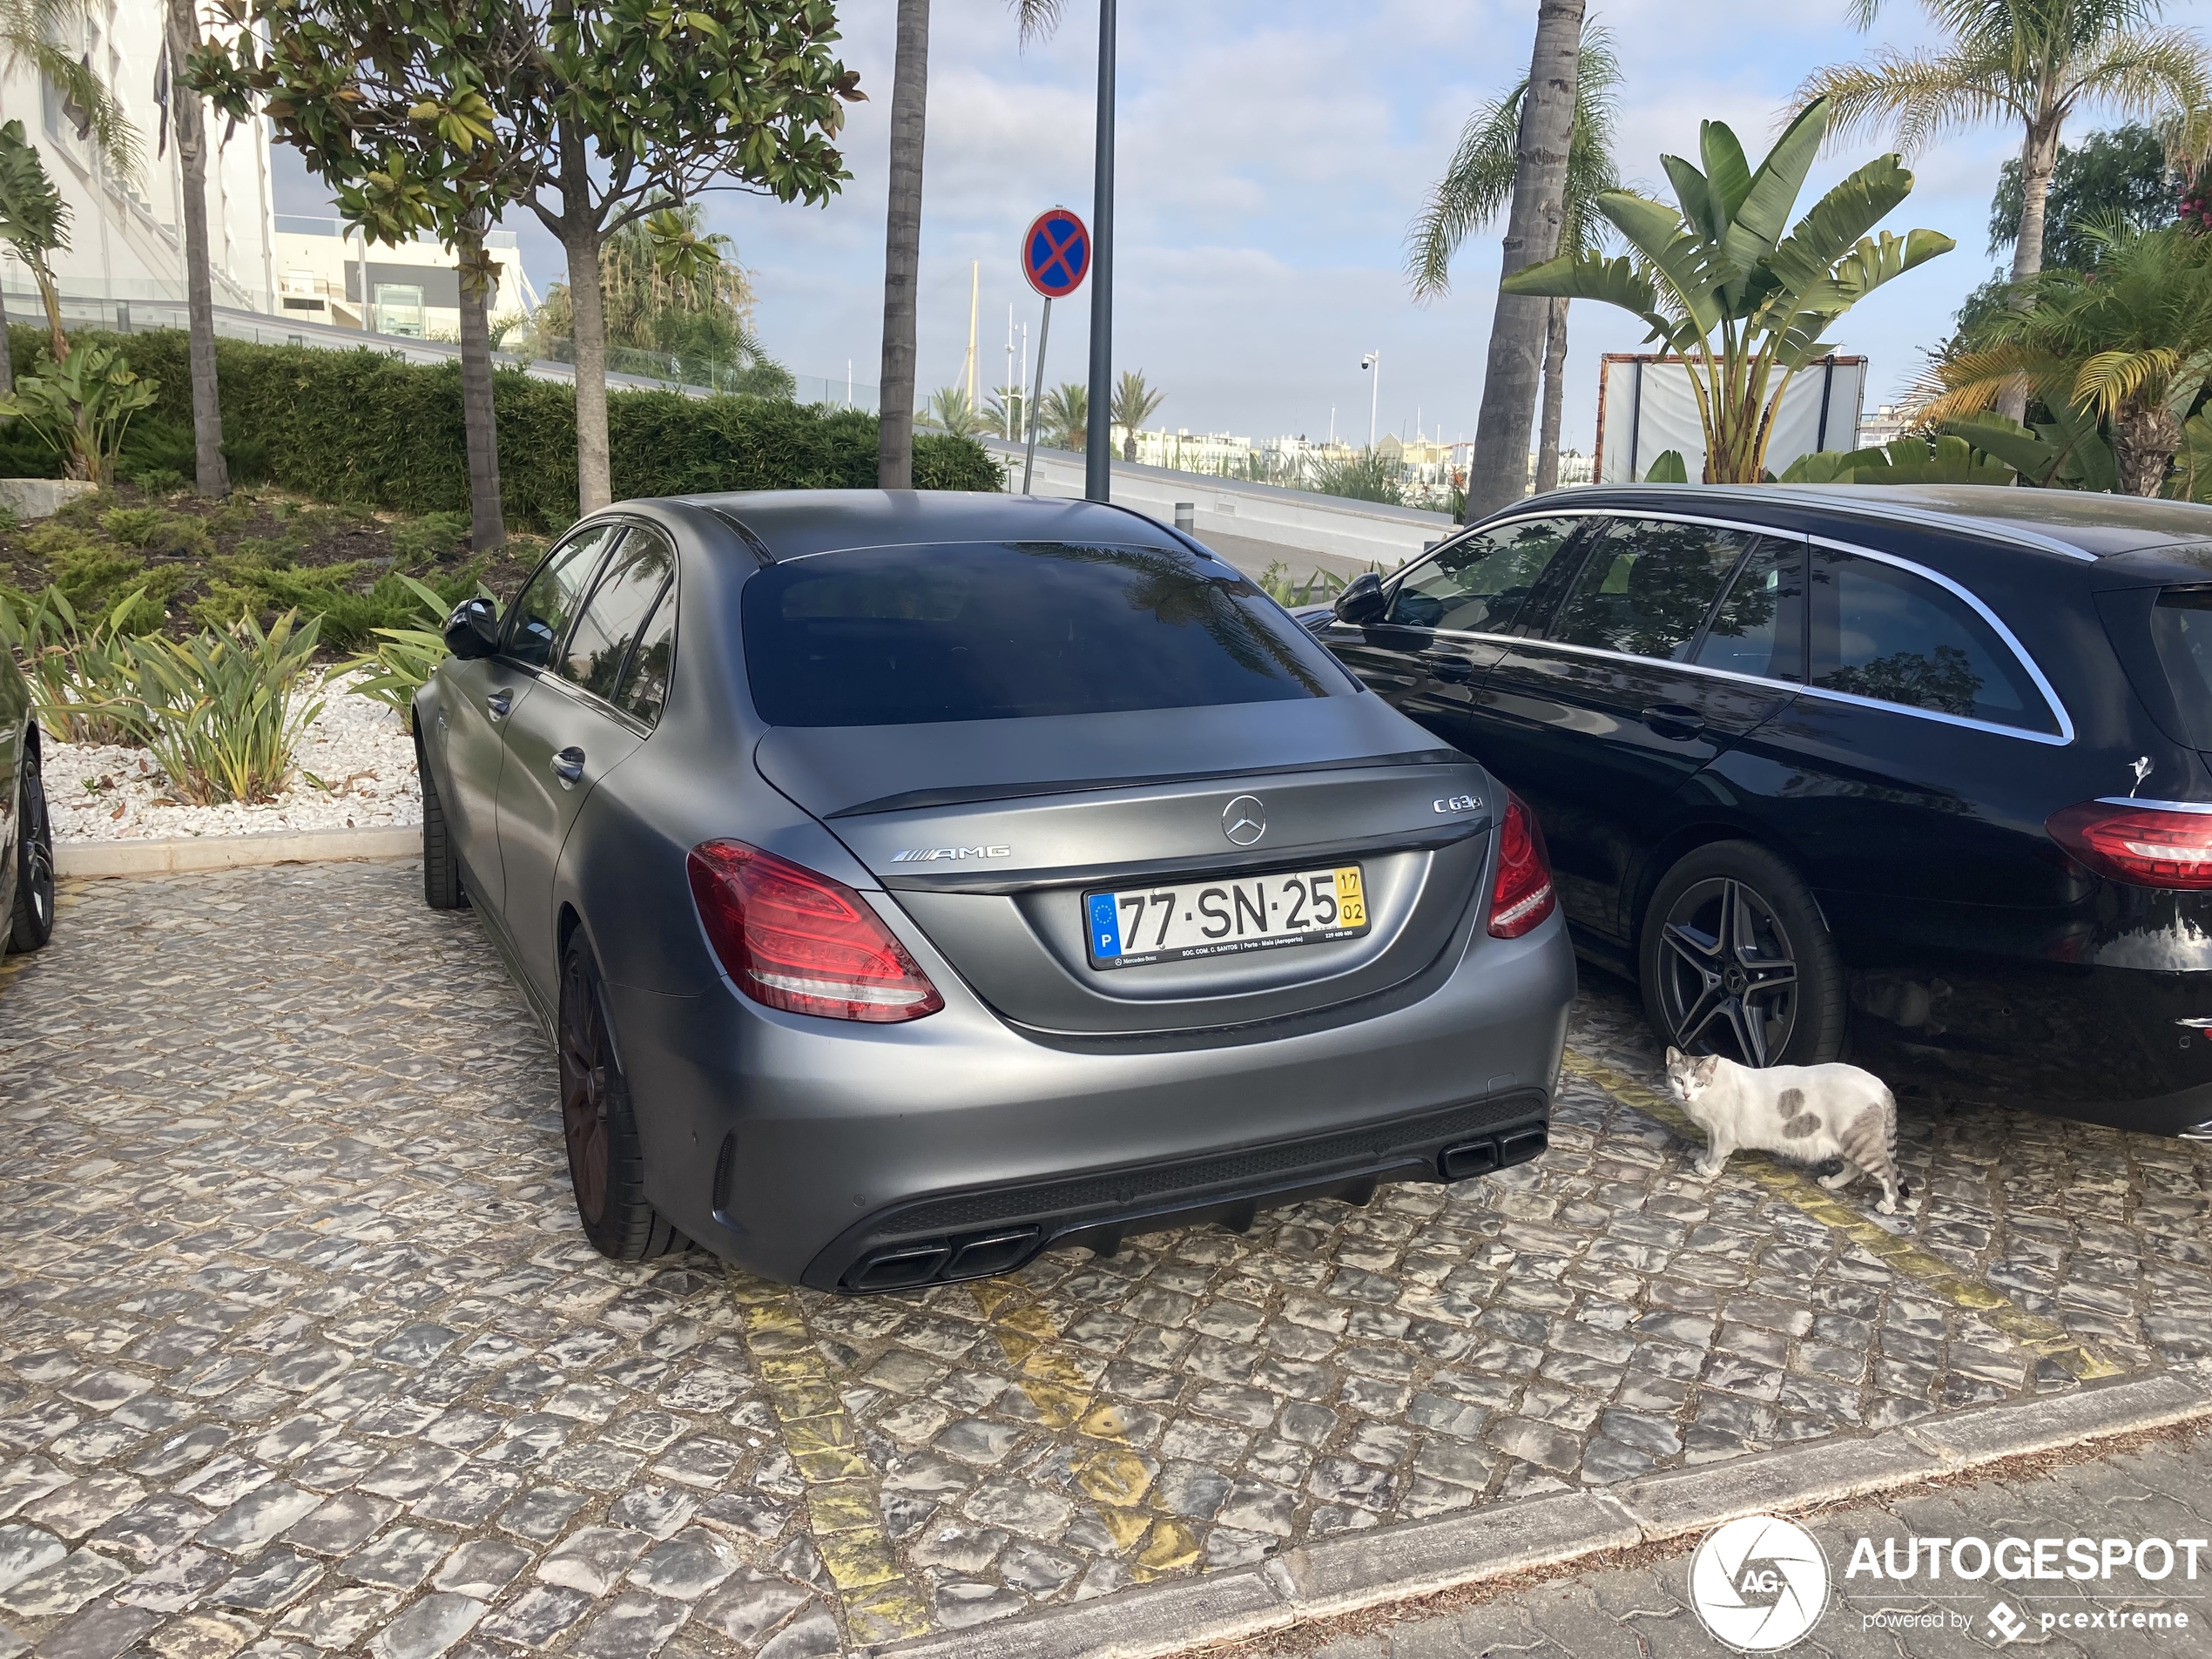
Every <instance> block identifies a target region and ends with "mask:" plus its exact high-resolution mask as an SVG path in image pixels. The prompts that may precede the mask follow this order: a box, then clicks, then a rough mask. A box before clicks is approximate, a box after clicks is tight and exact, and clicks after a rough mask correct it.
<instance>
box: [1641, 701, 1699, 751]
mask: <svg viewBox="0 0 2212 1659" xmlns="http://www.w3.org/2000/svg"><path fill="white" fill-rule="evenodd" d="M1642 718H1643V723H1644V725H1648V726H1649V727H1650V728H1651V729H1652V730H1653V731H1654V732H1657V733H1658V734H1659V735H1660V736H1661V737H1662V738H1675V739H1676V741H1677V742H1682V743H1687V742H1689V740H1690V739H1691V738H1697V737H1702V736H1703V735H1704V732H1705V722H1704V720H1703V718H1701V717H1700V716H1699V714H1698V712H1697V711H1696V709H1692V708H1685V707H1684V706H1683V705H1681V704H1679V703H1655V704H1653V705H1651V706H1650V707H1649V708H1648V709H1646V710H1644V711H1643V714H1642Z"/></svg>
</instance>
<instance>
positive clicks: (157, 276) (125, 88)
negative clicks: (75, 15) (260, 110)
mask: <svg viewBox="0 0 2212 1659" xmlns="http://www.w3.org/2000/svg"><path fill="white" fill-rule="evenodd" d="M89 10H90V15H89V17H87V18H86V19H85V20H84V23H83V24H81V25H80V26H79V30H78V38H76V39H74V40H71V41H70V42H68V43H67V44H68V46H69V49H70V50H71V51H72V52H73V53H76V54H78V55H79V56H81V57H84V58H85V59H87V60H88V61H89V62H90V63H91V64H92V66H93V67H94V68H95V69H96V70H98V71H99V73H100V77H101V78H102V79H103V80H105V82H106V83H107V84H108V86H109V87H110V88H111V90H112V91H114V93H115V95H116V98H117V100H118V102H119V103H120V104H121V105H123V108H124V112H125V115H126V116H127V117H128V118H129V120H130V122H131V125H132V126H134V127H136V128H137V129H138V134H139V137H140V139H141V140H142V142H143V145H144V149H145V160H144V163H143V165H142V167H141V170H140V172H139V175H138V178H136V179H124V178H120V177H118V176H117V174H116V173H115V172H113V171H112V170H111V169H110V168H109V167H108V166H107V165H105V163H104V162H102V161H101V160H100V158H98V156H97V155H95V154H94V153H93V151H92V149H91V145H89V144H87V143H86V142H85V141H84V139H83V138H80V137H79V136H78V124H77V122H76V121H75V120H74V119H73V118H71V114H70V112H69V111H67V110H66V109H64V101H63V99H62V97H61V95H60V94H59V93H58V92H57V91H56V90H55V89H54V88H53V87H52V86H51V85H50V84H47V82H46V80H45V78H44V77H43V76H41V75H39V74H38V73H37V71H34V70H32V69H30V68H29V67H28V66H25V67H22V68H17V69H0V117H4V118H8V119H14V120H20V121H21V122H22V123H23V124H24V136H25V137H27V138H29V139H30V141H31V143H33V144H34V145H37V146H38V153H39V157H40V158H41V159H42V160H43V161H44V163H45V167H46V172H47V173H48V174H49V175H50V176H51V178H52V179H53V180H54V183H55V185H56V187H57V189H59V190H60V192H61V194H62V198H63V199H64V200H65V201H66V202H68V204H69V206H70V245H69V247H68V249H67V251H66V252H64V253H59V254H57V255H56V256H55V258H54V260H52V264H53V266H54V272H55V274H56V276H57V277H58V278H59V279H60V282H61V286H62V289H63V291H64V293H67V294H69V295H70V296H71V297H72V298H82V299H91V300H110V301H121V302H123V303H124V304H125V305H127V304H128V303H129V302H130V301H131V300H182V299H183V298H184V296H185V233H184V222H183V214H182V202H183V188H182V184H183V181H182V178H181V175H180V173H179V167H178V162H177V145H176V138H175V135H174V134H173V133H172V134H171V135H170V138H169V140H168V143H167V144H166V145H165V146H164V145H163V144H162V142H161V137H160V132H161V111H160V110H159V109H158V107H157V106H156V105H155V104H154V81H155V77H156V75H157V74H158V71H159V70H160V68H161V47H162V18H163V13H164V7H163V4H162V0H107V3H105V4H95V5H93V6H92V7H91V8H90V9H89ZM225 125H226V124H225V123H224V122H223V120H222V119H221V118H211V119H210V121H209V122H208V135H207V136H208V142H209V146H210V148H209V154H208V158H207V233H208V262H209V264H210V265H211V266H212V268H213V273H214V287H215V303H216V304H218V305H227V306H238V307H244V308H246V309H248V310H253V311H273V310H275V309H276V298H275V296H276V263H275V258H274V227H273V212H272V207H271V196H270V183H269V133H268V124H267V123H266V122H265V121H260V120H255V121H250V122H241V123H240V124H239V125H238V127H237V128H236V129H235V130H234V131H233V132H230V134H229V136H228V137H227V138H226V137H225ZM157 151H159V152H161V153H158V154H157V153H156V152H157ZM0 287H4V289H5V291H6V293H7V295H8V314H9V317H10V320H13V321H17V322H21V321H24V320H26V315H27V314H26V311H25V309H24V301H25V300H28V299H29V298H30V296H31V295H32V294H34V293H36V292H37V290H36V288H35V287H34V286H33V284H32V282H31V280H30V272H29V271H27V270H26V269H24V266H23V265H22V263H21V262H20V261H19V260H16V259H15V258H14V257H13V256H12V255H8V254H0Z"/></svg>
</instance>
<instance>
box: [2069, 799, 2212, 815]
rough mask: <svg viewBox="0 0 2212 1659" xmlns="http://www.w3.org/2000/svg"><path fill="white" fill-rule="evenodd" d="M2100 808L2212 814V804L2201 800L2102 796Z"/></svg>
mask: <svg viewBox="0 0 2212 1659" xmlns="http://www.w3.org/2000/svg"><path fill="white" fill-rule="evenodd" d="M2097 805H2098V806H2148V807H2151V808H2153V809H2155V810H2156V811H2158V812H2161V813H2212V802H2207V801H2201V800H2137V799H2135V798H2134V796H2133V795H2100V796H2098V797H2097Z"/></svg>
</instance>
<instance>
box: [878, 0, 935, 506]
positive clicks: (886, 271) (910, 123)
mask: <svg viewBox="0 0 2212 1659" xmlns="http://www.w3.org/2000/svg"><path fill="white" fill-rule="evenodd" d="M928 101H929V0H899V46H898V57H897V58H896V60H895V62H894V65H893V68H892V71H891V208H890V212H889V213H888V215H887V222H886V225H885V227H884V238H883V390H882V394H881V396H880V400H879V401H878V403H877V408H878V409H879V410H880V414H879V415H878V417H877V419H878V423H879V424H878V435H877V438H876V449H875V482H876V487H877V488H878V489H913V488H914V300H915V289H916V287H918V285H919V283H920V280H921V146H922V135H923V129H924V127H925V125H927V122H926V119H925V117H926V115H927V106H928Z"/></svg>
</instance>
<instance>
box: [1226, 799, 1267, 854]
mask: <svg viewBox="0 0 2212 1659" xmlns="http://www.w3.org/2000/svg"><path fill="white" fill-rule="evenodd" d="M1221 833H1223V834H1224V835H1226V836H1227V837H1228V838H1229V839H1230V840H1232V841H1234V842H1235V843H1236V844H1237V845H1238V846H1251V844H1252V843H1253V842H1254V841H1257V840H1259V838H1260V837H1261V836H1263V835H1264V834H1266V833H1267V808H1266V807H1264V806H1262V805H1260V799H1259V797H1258V796H1257V795H1239V796H1238V797H1237V799H1234V800H1232V801H1231V802H1230V803H1229V805H1228V806H1224V807H1223V808H1222V809H1221Z"/></svg>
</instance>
